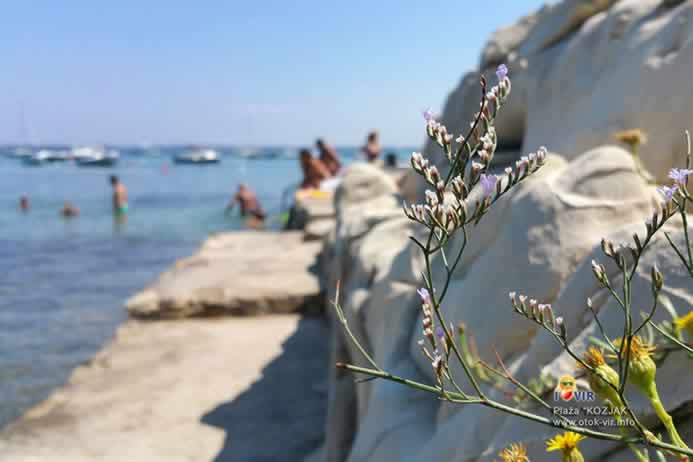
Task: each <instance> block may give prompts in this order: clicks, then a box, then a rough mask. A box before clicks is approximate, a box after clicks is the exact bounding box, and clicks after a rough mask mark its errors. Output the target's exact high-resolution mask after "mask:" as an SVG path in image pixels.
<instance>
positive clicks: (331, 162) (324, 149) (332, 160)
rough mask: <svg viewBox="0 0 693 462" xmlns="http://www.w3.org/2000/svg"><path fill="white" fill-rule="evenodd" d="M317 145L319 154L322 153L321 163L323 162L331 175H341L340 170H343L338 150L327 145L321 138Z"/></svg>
mask: <svg viewBox="0 0 693 462" xmlns="http://www.w3.org/2000/svg"><path fill="white" fill-rule="evenodd" d="M315 145H316V146H317V148H318V152H319V153H320V157H319V160H320V162H322V164H323V165H324V166H325V168H326V169H327V170H328V171H329V172H330V175H332V176H335V175H337V174H338V173H339V170H340V169H341V168H342V163H341V162H340V160H339V154H337V150H336V149H335V148H333V147H332V146H330V145H329V144H327V143H325V141H324V140H323V139H321V138H318V140H317V141H316V142H315Z"/></svg>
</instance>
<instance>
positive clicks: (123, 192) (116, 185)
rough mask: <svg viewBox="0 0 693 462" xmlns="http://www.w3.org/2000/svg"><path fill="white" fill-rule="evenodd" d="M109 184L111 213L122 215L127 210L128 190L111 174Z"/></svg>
mask: <svg viewBox="0 0 693 462" xmlns="http://www.w3.org/2000/svg"><path fill="white" fill-rule="evenodd" d="M111 186H112V187H113V213H115V214H117V215H124V214H126V213H127V212H128V190H127V188H125V185H124V184H123V183H121V182H120V181H119V180H118V177H117V176H115V175H111Z"/></svg>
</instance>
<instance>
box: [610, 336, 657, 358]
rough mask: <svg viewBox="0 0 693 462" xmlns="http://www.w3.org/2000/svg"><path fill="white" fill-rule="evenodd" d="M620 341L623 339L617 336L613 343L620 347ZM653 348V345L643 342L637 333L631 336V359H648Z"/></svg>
mask: <svg viewBox="0 0 693 462" xmlns="http://www.w3.org/2000/svg"><path fill="white" fill-rule="evenodd" d="M622 342H623V339H620V338H618V339H616V342H614V343H615V345H616V346H617V347H619V348H620V347H621V343H622ZM655 349H656V348H655V347H654V346H653V345H650V344H649V343H646V342H644V341H643V339H641V338H640V337H638V336H637V335H635V336H633V338H632V339H631V340H630V358H631V359H632V360H635V361H642V360H644V359H648V358H650V357H651V356H652V352H654V351H655Z"/></svg>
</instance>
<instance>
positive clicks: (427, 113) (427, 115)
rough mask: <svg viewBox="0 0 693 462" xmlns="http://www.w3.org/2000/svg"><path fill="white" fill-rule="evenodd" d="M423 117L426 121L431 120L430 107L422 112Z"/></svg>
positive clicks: (431, 112)
mask: <svg viewBox="0 0 693 462" xmlns="http://www.w3.org/2000/svg"><path fill="white" fill-rule="evenodd" d="M423 117H424V119H425V120H426V122H430V121H431V120H433V111H431V110H430V109H426V110H425V111H424V112H423Z"/></svg>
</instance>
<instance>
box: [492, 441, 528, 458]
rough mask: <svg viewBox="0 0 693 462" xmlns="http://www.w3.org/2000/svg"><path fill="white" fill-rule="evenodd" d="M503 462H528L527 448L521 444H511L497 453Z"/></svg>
mask: <svg viewBox="0 0 693 462" xmlns="http://www.w3.org/2000/svg"><path fill="white" fill-rule="evenodd" d="M498 457H500V458H501V460H502V461H503V462H529V458H528V457H527V448H526V447H525V446H524V445H523V444H516V443H513V444H511V445H510V446H509V447H507V448H505V449H503V450H502V451H501V452H499V453H498Z"/></svg>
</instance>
